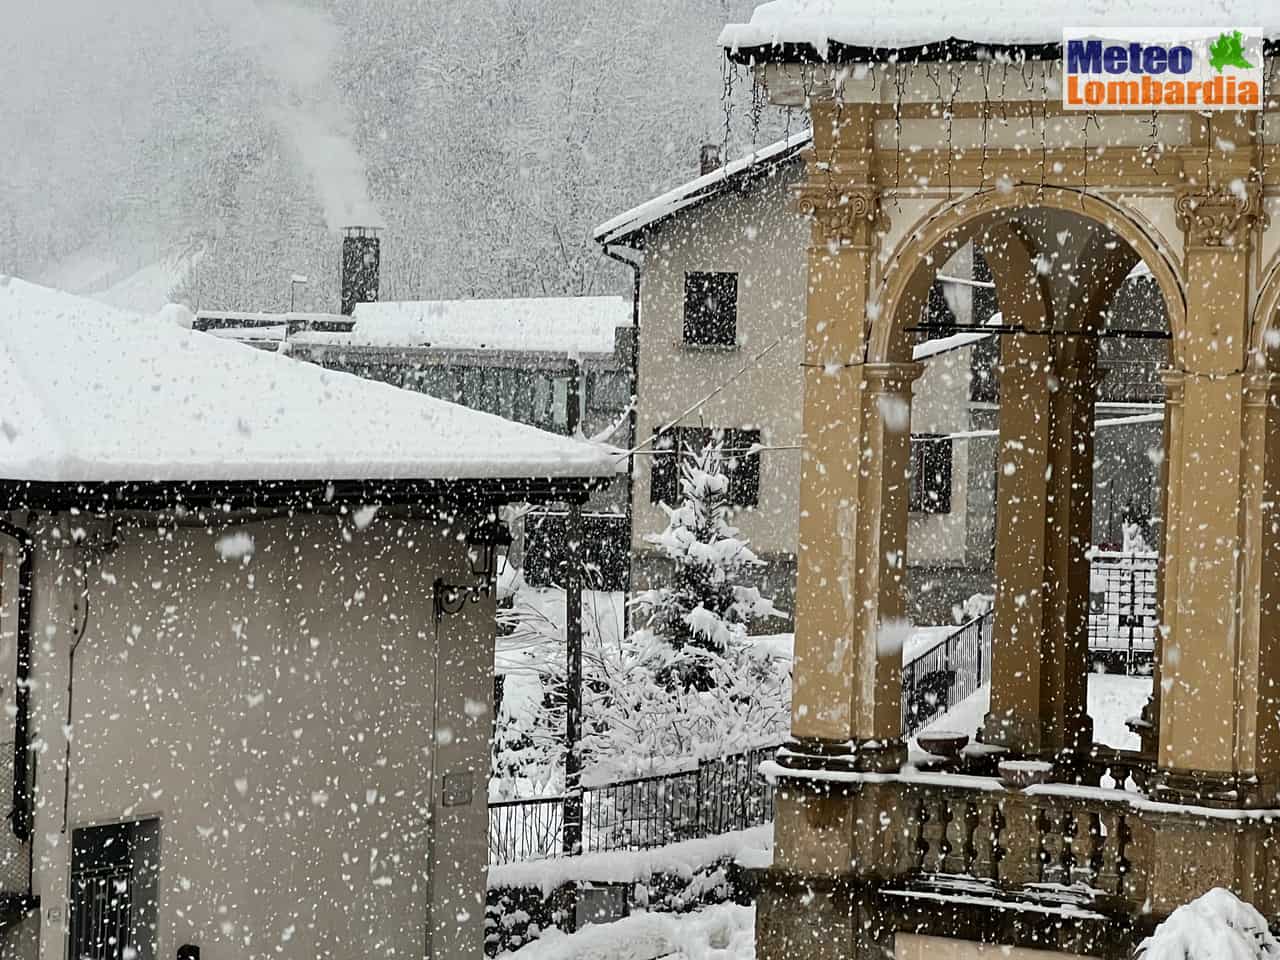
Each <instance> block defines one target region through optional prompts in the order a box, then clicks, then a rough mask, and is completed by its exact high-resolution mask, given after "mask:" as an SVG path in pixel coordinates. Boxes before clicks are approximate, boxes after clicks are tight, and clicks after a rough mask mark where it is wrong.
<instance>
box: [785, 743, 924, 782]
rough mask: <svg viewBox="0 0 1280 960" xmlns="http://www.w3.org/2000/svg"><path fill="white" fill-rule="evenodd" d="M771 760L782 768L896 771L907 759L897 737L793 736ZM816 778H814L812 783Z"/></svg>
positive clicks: (866, 771) (902, 744)
mask: <svg viewBox="0 0 1280 960" xmlns="http://www.w3.org/2000/svg"><path fill="white" fill-rule="evenodd" d="M774 761H775V762H776V763H777V764H778V766H780V767H783V768H784V769H786V770H796V771H825V770H837V771H843V772H846V773H850V772H856V773H897V772H898V771H899V770H900V769H902V765H903V764H904V763H906V762H907V745H906V743H905V742H903V741H902V740H900V739H899V740H825V739H822V738H819V737H793V738H792V739H790V740H788V741H787V742H786V743H785V744H784V745H783V746H782V747H781V748H780V749H779V750H778V753H777V755H776V756H775V757H774ZM800 779H801V780H804V779H805V778H803V777H801V778H800ZM819 782H820V781H814V783H815V784H818V783H819ZM824 789H825V788H824Z"/></svg>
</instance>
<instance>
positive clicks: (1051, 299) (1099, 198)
mask: <svg viewBox="0 0 1280 960" xmlns="http://www.w3.org/2000/svg"><path fill="white" fill-rule="evenodd" d="M836 6H837V7H839V6H840V5H839V4H837V5H836ZM992 6H993V8H994V7H997V6H999V4H993V5H992ZM793 8H794V9H796V10H799V9H801V8H804V9H808V8H807V7H805V5H804V4H803V3H802V2H801V0H785V2H783V3H779V4H769V5H766V6H765V7H762V8H761V11H759V12H758V13H757V18H758V22H754V23H752V24H748V25H736V26H733V27H730V28H728V29H727V30H726V32H725V35H724V42H725V44H726V46H727V48H728V49H729V52H730V56H731V58H732V59H734V60H736V61H737V62H739V63H742V64H749V65H751V66H752V68H753V69H754V71H755V75H756V77H757V79H758V80H759V81H760V82H761V83H763V84H764V86H765V87H766V89H767V91H768V96H769V97H770V99H771V100H772V101H773V102H775V103H780V104H785V105H791V106H796V107H805V108H807V109H808V110H809V112H810V114H811V117H812V120H813V128H814V131H815V143H814V147H813V150H812V151H811V152H810V153H809V155H808V167H807V171H808V172H807V175H806V178H805V181H804V183H803V185H802V186H801V187H800V188H799V190H798V191H797V200H798V204H799V207H800V210H801V211H802V212H803V213H805V214H806V215H807V216H808V217H809V219H810V224H811V231H812V232H811V238H810V245H809V248H808V293H807V298H806V308H805V335H804V342H805V354H804V356H805V361H806V367H805V371H806V372H805V384H804V411H805V412H804V434H805V450H804V457H803V461H802V468H801V494H800V513H799V515H800V529H799V541H800V554H799V555H800V563H799V572H798V588H797V618H796V666H795V679H794V683H795V686H794V696H793V707H792V740H791V742H790V743H789V744H788V745H787V746H786V747H785V748H783V750H782V751H780V753H779V754H778V757H777V761H776V763H775V764H773V765H771V766H770V768H769V773H770V774H771V775H772V776H774V777H776V778H777V780H778V783H779V790H780V798H781V799H780V806H779V812H778V818H777V822H776V824H775V856H774V862H773V866H772V867H771V868H769V869H768V870H766V871H764V873H763V874H762V876H761V881H762V893H761V899H760V902H759V907H758V914H757V950H758V955H759V956H761V957H763V958H774V957H778V958H781V957H792V956H798V955H803V956H807V957H831V958H837V957H838V958H848V957H871V956H881V955H883V952H884V951H886V950H892V951H894V952H895V953H897V954H899V955H909V954H911V953H912V952H913V951H917V952H918V948H919V944H918V943H917V942H915V941H908V940H907V939H906V936H905V935H907V934H909V935H911V936H912V937H918V936H923V937H939V938H944V939H946V940H947V941H949V942H948V943H947V944H944V945H943V946H941V947H937V946H936V945H934V946H933V947H928V948H927V949H925V950H924V951H923V952H924V953H927V954H928V955H930V956H943V955H959V954H967V953H968V952H969V950H968V948H965V947H963V946H961V945H957V944H954V943H952V942H950V941H967V942H970V943H993V944H1002V945H1005V946H1009V947H1024V948H1033V949H1050V950H1056V951H1061V952H1067V953H1073V954H1078V955H1087V956H1102V957H1114V958H1120V957H1124V956H1128V955H1129V954H1130V953H1131V951H1132V950H1133V949H1134V947H1135V946H1136V944H1137V943H1138V942H1139V940H1140V939H1141V938H1142V936H1143V935H1144V934H1145V933H1147V932H1149V931H1150V929H1151V928H1152V927H1153V926H1154V924H1155V923H1156V922H1158V921H1159V920H1160V919H1161V918H1163V917H1164V916H1167V915H1168V914H1169V913H1170V912H1171V911H1172V910H1173V909H1175V908H1176V907H1177V906H1179V905H1180V904H1182V903H1185V902H1187V901H1189V900H1191V899H1193V898H1195V897H1197V896H1198V895H1200V894H1202V893H1204V892H1205V891H1206V890H1208V889H1210V888H1212V887H1215V886H1221V887H1226V888H1228V889H1230V890H1233V891H1234V892H1236V893H1237V894H1238V895H1240V896H1241V897H1243V898H1245V899H1247V900H1249V901H1251V902H1252V903H1253V904H1255V905H1256V906H1257V908H1258V909H1259V910H1260V911H1261V912H1262V913H1263V914H1264V915H1266V916H1267V917H1269V918H1272V919H1273V920H1274V919H1275V918H1276V917H1277V916H1280V882H1278V881H1277V877H1280V862H1278V861H1277V860H1276V857H1275V850H1276V839H1277V838H1276V836H1275V833H1274V823H1275V822H1276V818H1277V811H1278V809H1280V792H1278V791H1280V739H1278V738H1280V733H1278V731H1280V723H1278V722H1277V711H1278V709H1280V703H1278V702H1277V699H1276V697H1275V694H1274V689H1275V684H1276V681H1277V679H1278V678H1280V673H1278V671H1280V640H1278V638H1277V635H1276V628H1277V620H1276V610H1275V598H1276V597H1277V596H1280V582H1278V581H1277V580H1276V576H1277V571H1278V569H1280V568H1277V566H1276V563H1275V559H1276V558H1275V556H1274V554H1275V550H1274V549H1273V546H1274V541H1275V537H1274V530H1275V517H1274V510H1275V504H1276V503H1277V502H1280V500H1278V499H1277V494H1280V467H1278V464H1280V446H1278V442H1280V441H1278V438H1280V432H1277V422H1276V415H1275V414H1276V410H1277V409H1280V402H1278V401H1277V388H1276V384H1275V374H1274V372H1273V371H1274V368H1275V364H1276V362H1277V358H1276V356H1275V347H1274V345H1275V343H1276V342H1280V338H1277V337H1276V336H1275V335H1274V330H1275V328H1276V323H1277V319H1276V318H1277V305H1278V304H1280V281H1278V280H1277V277H1278V276H1280V231H1277V229H1276V228H1275V227H1274V226H1273V223H1274V221H1273V217H1274V214H1275V212H1276V209H1277V207H1280V199H1278V198H1277V188H1276V186H1275V184H1274V183H1273V180H1274V170H1275V169H1276V160H1277V157H1276V155H1275V151H1276V148H1275V147H1274V146H1272V144H1274V143H1275V142H1276V135H1277V130H1276V124H1275V119H1274V118H1275V114H1274V113H1273V108H1274V103H1268V104H1267V109H1266V110H1265V111H1254V112H1244V111H1221V112H1209V113H1197V112H1178V111H1156V112H1154V113H1153V112H1152V111H1150V110H1146V111H1143V112H1141V113H1138V112H1126V111H1123V110H1121V111H1117V112H1110V113H1100V114H1097V115H1088V114H1084V113H1069V112H1064V110H1063V108H1062V106H1061V104H1060V101H1059V99H1058V97H1059V93H1058V91H1059V90H1060V89H1061V81H1062V73H1061V70H1062V61H1061V50H1060V47H1059V41H1060V39H1061V34H1060V33H1057V32H1056V28H1052V29H1051V28H1049V27H1043V28H1041V27H1038V26H1037V25H1036V24H1028V25H1025V26H1024V27H1023V28H1021V32H1020V33H1019V36H1021V35H1022V33H1026V34H1028V35H1033V34H1034V35H1035V37H1034V40H1035V42H1032V41H1031V40H1027V41H1026V42H1019V43H1009V42H1007V41H1005V42H1003V43H1002V42H998V41H997V40H996V39H993V38H984V37H983V36H981V35H979V36H973V37H972V42H969V41H955V40H947V41H946V42H942V41H944V40H945V39H946V38H947V37H957V36H966V35H971V34H972V33H973V32H975V31H977V32H978V33H979V34H981V32H982V31H983V30H988V29H995V28H993V27H992V26H991V24H971V23H949V22H947V21H946V17H945V15H940V16H939V19H938V22H937V24H936V27H935V28H934V29H936V30H937V31H938V35H937V36H936V37H934V36H917V34H918V33H919V31H920V24H919V23H915V24H914V25H913V24H906V25H905V26H904V25H903V24H899V23H897V22H896V21H894V20H893V18H892V17H888V18H887V19H880V20H876V21H875V22H874V23H873V22H872V21H871V20H870V19H869V18H870V17H871V16H872V14H871V13H868V12H866V11H860V9H858V8H856V5H853V4H847V5H844V6H843V8H842V9H843V16H841V17H836V18H833V19H831V21H830V35H829V36H828V41H829V42H828V43H827V44H825V45H824V44H822V43H821V42H819V39H815V38H821V36H822V31H823V26H824V24H825V23H827V21H825V20H823V18H822V16H821V15H817V16H816V17H809V18H808V19H805V18H804V17H799V18H798V19H796V20H794V21H791V20H788V19H787V16H786V14H787V11H789V10H792V9H793ZM1258 9H1259V10H1260V9H1261V8H1258ZM827 13H830V10H828V11H827ZM1004 15H1007V16H1008V17H1009V18H1016V17H1018V16H1024V17H1025V11H1020V10H1018V9H1016V8H1015V7H1014V6H1013V5H1008V8H1007V9H1005V10H1004ZM993 16H994V17H995V19H993V20H992V23H998V22H1001V19H1000V16H997V15H996V14H993ZM860 24H861V26H859V25H860ZM1038 29H1039V30H1040V31H1041V33H1043V34H1044V35H1043V36H1040V35H1039V34H1037V33H1036V31H1037V30H1038ZM1273 29H1276V30H1280V27H1277V26H1276V25H1274V24H1273ZM895 30H896V31H897V32H896V33H895ZM904 31H905V32H909V33H912V36H913V37H914V39H915V40H916V41H917V43H915V44H908V43H907V42H906V40H903V41H902V43H901V46H898V47H893V46H890V47H886V46H884V45H883V44H884V43H886V42H887V38H889V37H897V36H899V35H903V33H904ZM912 31H914V32H912ZM864 35H865V36H866V37H871V36H875V37H877V38H879V42H880V43H881V45H880V46H876V47H870V46H861V45H859V43H860V40H859V38H860V37H862V36H864ZM935 40H936V41H938V42H936V43H932V44H931V43H930V41H935ZM814 43H817V44H818V45H817V46H816V47H815V46H813V44H814ZM1272 52H1274V51H1272ZM993 53H994V54H998V56H995V57H993V56H992V54H993ZM1006 60H1007V61H1009V62H1008V63H1007V64H1005V63H1004V61H1006ZM1273 67H1274V64H1273V63H1271V62H1268V64H1267V69H1268V70H1270V69H1272V68H1273ZM943 91H946V94H945V96H943V95H942V92H943ZM971 242H977V243H979V244H980V245H981V246H982V248H983V249H984V250H985V251H987V259H988V262H989V264H990V267H991V270H992V272H993V275H994V280H995V283H996V289H997V295H998V297H999V300H1000V304H1001V309H1002V312H1003V317H1004V322H1005V324H1007V325H1008V327H1009V329H1008V331H1007V336H1005V337H1004V339H1003V340H1002V370H1001V373H1000V377H1001V380H1000V389H1001V397H1002V403H1001V409H1000V417H999V427H998V429H999V450H998V469H999V472H1000V479H1001V491H1000V498H999V502H998V504H997V508H996V532H995V538H996V547H995V583H996V600H995V624H994V640H993V654H992V657H993V659H992V664H993V670H992V683H991V692H990V709H989V712H988V714H987V716H986V718H985V720H984V722H983V724H982V728H981V731H980V734H979V738H980V741H981V744H980V746H979V747H978V748H977V749H975V750H970V751H968V752H966V753H964V754H962V755H960V756H959V757H956V758H952V759H946V758H940V757H927V756H926V757H923V758H921V757H918V756H917V757H916V758H914V760H915V761H916V762H915V763H912V764H908V762H907V761H908V753H907V749H906V745H905V743H904V742H903V739H902V736H901V726H900V723H901V720H900V711H899V696H900V690H901V680H900V675H899V671H900V658H899V656H898V655H897V650H896V648H894V647H893V646H891V645H890V644H887V643H885V642H883V640H882V638H884V637H885V636H886V631H887V630H891V629H892V627H893V625H894V624H895V623H897V622H898V621H900V620H901V619H902V618H903V616H904V611H905V608H906V600H905V596H904V592H905V583H906V578H905V576H904V575H903V569H902V561H901V558H902V557H903V555H904V552H905V548H906V545H907V538H908V504H907V502H906V498H905V496H904V491H905V489H906V482H905V481H906V472H907V466H908V456H909V437H908V430H907V429H906V427H905V424H906V422H907V421H906V418H904V417H903V416H902V411H903V409H904V408H906V409H908V410H910V409H911V405H912V403H913V397H914V393H913V384H914V383H916V382H917V381H918V379H919V377H920V375H921V372H922V371H921V367H920V365H919V364H918V363H916V362H913V359H912V352H911V349H912V348H911V340H910V337H909V336H908V330H907V328H908V327H909V326H910V325H911V324H912V323H913V322H914V319H915V318H916V317H918V316H919V314H920V310H921V309H922V306H923V304H924V303H925V302H926V298H927V296H928V291H929V288H930V285H931V283H932V282H933V280H934V278H935V276H936V275H937V272H938V270H939V268H940V266H941V265H942V264H945V263H946V262H947V260H948V259H949V258H950V257H951V256H952V255H953V254H954V252H955V251H957V250H959V249H961V248H963V247H964V246H965V245H966V244H969V243H971ZM1139 262H1141V263H1144V264H1145V266H1146V268H1147V269H1148V270H1149V271H1150V274H1151V276H1152V277H1153V278H1154V282H1155V283H1156V284H1158V286H1159V289H1160V292H1161V294H1162V296H1163V299H1164V307H1165V316H1166V318H1167V324H1168V331H1169V332H1170V333H1171V335H1172V340H1171V348H1170V353H1169V361H1168V366H1167V368H1166V369H1165V371H1164V373H1163V384H1164V393H1165V399H1166V403H1165V406H1164V423H1163V437H1164V443H1163V450H1162V451H1161V464H1162V484H1161V487H1162V497H1161V512H1162V523H1161V525H1160V529H1161V530H1162V534H1161V537H1160V541H1161V542H1160V544H1159V546H1160V558H1161V559H1160V566H1159V577H1160V585H1159V594H1160V619H1161V630H1160V639H1159V640H1158V642H1157V651H1156V676H1155V683H1154V691H1155V693H1154V696H1153V699H1152V701H1151V702H1150V703H1149V704H1148V706H1147V709H1146V710H1145V711H1144V717H1143V720H1142V722H1141V723H1140V724H1138V727H1139V729H1140V730H1142V732H1143V748H1142V749H1141V750H1140V751H1134V752H1121V751H1114V750H1108V749H1105V748H1100V747H1097V746H1095V745H1094V744H1093V738H1092V731H1091V724H1090V720H1089V716H1088V712H1087V709H1086V703H1085V678H1086V670H1087V650H1088V646H1087V630H1086V620H1087V612H1088V601H1087V598H1088V590H1089V557H1088V544H1089V541H1090V530H1091V525H1092V516H1091V514H1092V494H1093V483H1092V470H1093V459H1094V456H1093V455H1094V435H1095V429H1094V415H1095V402H1096V385H1097V380H1098V373H1099V371H1098V366H1097V351H1098V342H1099V340H1100V339H1102V338H1103V337H1104V336H1105V335H1106V331H1107V324H1108V319H1107V306H1108V304H1109V303H1111V301H1112V299H1113V298H1114V296H1115V294H1116V292H1117V290H1118V289H1119V288H1120V286H1121V285H1122V284H1123V283H1124V280H1125V278H1126V277H1128V276H1130V275H1131V273H1132V271H1133V268H1134V267H1135V266H1136V265H1137V264H1138V263H1139ZM1015 398H1016V402H1014V401H1015ZM1029 782H1031V783H1032V784H1033V785H1031V786H1028V783H1029ZM1126 784H1127V785H1128V788H1127V789H1126V787H1125V785H1126ZM900 938H901V941H902V942H901V943H899V939H900Z"/></svg>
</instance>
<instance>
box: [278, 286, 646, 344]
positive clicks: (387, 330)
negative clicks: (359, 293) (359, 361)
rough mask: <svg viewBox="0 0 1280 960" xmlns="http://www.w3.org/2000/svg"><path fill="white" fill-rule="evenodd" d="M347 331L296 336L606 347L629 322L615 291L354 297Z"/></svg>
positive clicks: (627, 306) (330, 340) (302, 339)
mask: <svg viewBox="0 0 1280 960" xmlns="http://www.w3.org/2000/svg"><path fill="white" fill-rule="evenodd" d="M354 318H355V328H354V329H353V330H352V331H351V332H350V333H320V332H313V331H305V332H303V333H299V334H297V335H296V336H295V337H294V338H293V339H294V342H297V343H326V344H342V345H345V346H359V347H434V348H436V349H441V350H512V351H545V352H550V353H564V354H590V353H606V354H607V353H612V352H613V344H614V331H615V330H616V329H617V328H618V327H629V326H631V303H630V302H629V301H627V300H625V299H623V298H622V297H527V298H522V299H514V300H406V301H400V302H395V301H392V302H385V301H384V302H380V303H361V304H357V305H356V308H355V313H354Z"/></svg>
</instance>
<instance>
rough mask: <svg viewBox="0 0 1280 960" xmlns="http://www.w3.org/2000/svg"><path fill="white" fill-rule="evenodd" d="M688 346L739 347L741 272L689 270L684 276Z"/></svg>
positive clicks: (685, 333) (686, 338)
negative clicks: (739, 278) (739, 275)
mask: <svg viewBox="0 0 1280 960" xmlns="http://www.w3.org/2000/svg"><path fill="white" fill-rule="evenodd" d="M683 342H684V344H685V346H687V347H701V348H719V349H722V350H724V349H730V348H734V347H737V346H738V274H737V273H736V272H732V271H726V270H720V271H710V270H703V271H690V272H688V273H686V274H685V275H684V336H683Z"/></svg>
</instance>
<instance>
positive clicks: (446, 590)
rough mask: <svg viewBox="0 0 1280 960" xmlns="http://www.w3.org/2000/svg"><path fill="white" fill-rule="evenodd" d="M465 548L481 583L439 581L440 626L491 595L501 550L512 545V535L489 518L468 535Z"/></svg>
mask: <svg viewBox="0 0 1280 960" xmlns="http://www.w3.org/2000/svg"><path fill="white" fill-rule="evenodd" d="M466 544H467V557H468V559H469V561H470V563H471V572H472V574H474V575H475V576H476V578H477V579H478V580H479V583H473V584H456V583H445V582H444V580H443V579H442V578H440V577H437V578H436V581H435V585H434V587H435V604H434V606H435V615H436V622H437V623H438V622H440V620H441V619H442V618H443V617H444V615H445V614H446V613H457V612H458V611H459V610H461V609H462V608H463V607H465V606H466V605H467V601H471V602H472V603H476V602H478V601H479V600H480V598H481V597H487V596H488V595H489V594H490V592H491V591H492V590H493V588H494V584H495V583H496V582H497V578H498V548H499V547H508V546H510V545H511V531H510V530H508V529H507V525H506V524H505V523H503V522H502V520H500V519H498V517H497V516H495V515H493V514H490V515H489V516H488V517H486V518H484V519H483V520H480V521H478V522H476V523H475V524H474V525H473V526H472V527H471V529H470V530H469V531H467V539H466Z"/></svg>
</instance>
